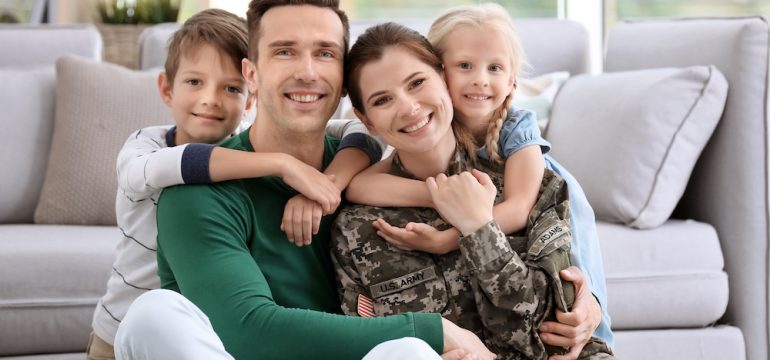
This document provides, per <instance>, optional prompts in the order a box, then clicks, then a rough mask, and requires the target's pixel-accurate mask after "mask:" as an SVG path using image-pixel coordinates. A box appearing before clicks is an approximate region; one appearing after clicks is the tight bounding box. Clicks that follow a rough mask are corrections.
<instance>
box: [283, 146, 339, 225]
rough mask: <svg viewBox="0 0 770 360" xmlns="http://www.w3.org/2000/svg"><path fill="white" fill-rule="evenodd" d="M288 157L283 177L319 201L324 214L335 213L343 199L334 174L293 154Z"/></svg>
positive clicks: (301, 191) (288, 182)
mask: <svg viewBox="0 0 770 360" xmlns="http://www.w3.org/2000/svg"><path fill="white" fill-rule="evenodd" d="M288 158H289V160H288V161H286V162H284V163H283V169H282V171H281V179H283V181H284V182H285V183H286V184H288V185H289V186H291V187H292V188H294V190H297V192H299V193H300V194H302V195H305V197H307V198H308V199H310V200H314V201H316V202H318V204H320V206H321V210H323V215H329V214H332V213H334V211H335V210H337V207H338V206H339V205H340V201H341V195H340V189H339V188H338V187H337V185H335V184H334V175H326V174H324V173H322V172H320V171H318V170H316V169H315V168H314V167H312V166H310V165H308V164H305V163H303V162H302V161H299V160H297V159H296V158H294V157H293V156H288Z"/></svg>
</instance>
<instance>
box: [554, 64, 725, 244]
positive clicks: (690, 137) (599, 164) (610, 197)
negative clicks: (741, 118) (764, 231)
mask: <svg viewBox="0 0 770 360" xmlns="http://www.w3.org/2000/svg"><path fill="white" fill-rule="evenodd" d="M726 97H727V80H725V78H724V76H723V75H722V73H720V72H719V70H717V68H716V67H714V66H693V67H688V68H683V69H678V68H677V69H675V68H665V69H649V70H637V71H628V72H617V73H607V74H602V75H598V76H590V75H583V76H577V77H574V78H572V79H570V80H569V81H567V83H566V84H565V85H564V86H563V87H562V89H561V91H560V92H559V94H558V95H557V97H556V100H555V103H554V106H553V111H552V115H551V122H550V124H549V126H548V128H547V132H546V138H547V139H548V140H549V141H550V142H551V144H552V145H553V146H552V149H551V155H553V157H554V158H555V159H556V160H558V161H559V162H560V163H562V164H563V165H564V166H565V167H566V168H567V169H569V171H570V172H571V173H572V174H573V175H574V176H575V177H576V178H577V179H578V181H579V182H580V184H581V185H582V187H583V189H584V190H585V193H586V195H587V197H588V200H589V201H590V203H591V205H592V206H593V208H594V210H595V212H596V217H597V219H601V220H605V221H609V222H617V223H623V224H626V225H628V226H631V227H635V228H640V229H647V228H654V227H657V226H659V225H661V224H662V223H663V222H665V221H666V220H667V219H668V218H669V217H670V216H671V213H672V211H673V210H674V208H675V207H676V204H677V203H678V202H679V199H680V198H681V197H682V193H683V192H684V189H685V187H686V186H687V182H688V180H689V178H690V174H691V173H692V169H693V167H694V166H695V162H696V161H697V160H698V157H699V156H700V153H701V151H702V150H703V148H704V146H705V145H706V142H707V141H708V140H709V138H710V137H711V134H712V133H713V131H714V128H715V127H716V125H717V123H718V122H719V119H720V118H721V116H722V111H723V109H724V105H725V100H726Z"/></svg>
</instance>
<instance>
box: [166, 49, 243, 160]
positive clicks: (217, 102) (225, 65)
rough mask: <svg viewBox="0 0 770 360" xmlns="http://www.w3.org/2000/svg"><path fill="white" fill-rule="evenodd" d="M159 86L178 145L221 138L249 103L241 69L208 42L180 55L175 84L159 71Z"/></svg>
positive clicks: (207, 141) (232, 129) (234, 127)
mask: <svg viewBox="0 0 770 360" xmlns="http://www.w3.org/2000/svg"><path fill="white" fill-rule="evenodd" d="M158 87H159V88H160V93H161V98H162V99H163V101H164V102H165V103H166V105H168V106H169V107H170V108H171V113H172V114H173V116H174V121H175V122H176V125H177V130H176V138H175V140H176V143H177V145H181V144H186V143H208V144H213V143H217V142H219V141H222V140H223V139H224V138H226V137H227V136H229V135H230V134H232V133H233V132H234V131H235V129H236V128H237V127H238V124H239V123H240V121H241V119H242V118H243V117H244V116H245V115H246V110H247V109H248V108H249V107H250V105H251V101H250V100H248V99H247V98H248V90H247V87H246V81H245V80H244V79H243V76H242V75H241V71H240V69H237V68H236V67H235V66H234V65H233V62H232V61H231V60H230V59H229V58H228V57H227V55H226V54H225V53H224V52H222V51H220V50H219V49H217V48H216V47H214V46H212V45H209V44H204V45H202V46H199V47H198V48H197V49H195V50H192V51H189V52H187V53H186V54H182V56H181V57H180V59H179V67H178V70H177V73H176V76H175V77H174V83H173V84H169V83H168V79H167V77H166V74H165V73H161V75H160V76H159V77H158Z"/></svg>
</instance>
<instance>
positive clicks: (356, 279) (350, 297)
mask: <svg viewBox="0 0 770 360" xmlns="http://www.w3.org/2000/svg"><path fill="white" fill-rule="evenodd" d="M344 226H345V224H341V223H340V222H335V224H334V227H333V230H332V244H333V246H331V258H332V264H333V265H334V271H335V272H336V275H337V293H338V294H339V296H340V303H341V306H342V313H344V314H345V315H350V316H359V315H358V310H357V305H358V295H359V294H365V293H366V289H365V288H364V286H363V283H362V281H361V277H360V274H359V273H358V270H357V268H356V266H355V263H354V262H353V256H352V254H351V252H350V247H349V246H348V242H347V241H346V240H347V238H346V237H345V236H346V231H345V229H343V228H342V227H344Z"/></svg>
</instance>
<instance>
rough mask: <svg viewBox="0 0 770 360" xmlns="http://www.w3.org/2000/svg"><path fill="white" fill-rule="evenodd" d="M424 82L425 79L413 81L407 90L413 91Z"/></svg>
mask: <svg viewBox="0 0 770 360" xmlns="http://www.w3.org/2000/svg"><path fill="white" fill-rule="evenodd" d="M424 82H425V79H415V80H414V81H412V82H411V83H409V89H410V90H411V89H414V88H416V87H418V86H420V85H422V84H423V83H424Z"/></svg>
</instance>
